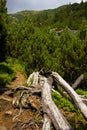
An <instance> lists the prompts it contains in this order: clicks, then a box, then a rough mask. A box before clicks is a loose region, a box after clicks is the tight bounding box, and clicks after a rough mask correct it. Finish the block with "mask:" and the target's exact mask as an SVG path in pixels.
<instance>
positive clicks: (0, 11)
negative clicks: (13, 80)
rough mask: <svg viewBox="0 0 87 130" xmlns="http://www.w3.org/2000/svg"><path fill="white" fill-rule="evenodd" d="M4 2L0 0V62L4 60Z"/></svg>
mask: <svg viewBox="0 0 87 130" xmlns="http://www.w3.org/2000/svg"><path fill="white" fill-rule="evenodd" d="M6 19H7V9H6V0H0V62H1V61H4V60H5V55H6V37H7V31H6Z"/></svg>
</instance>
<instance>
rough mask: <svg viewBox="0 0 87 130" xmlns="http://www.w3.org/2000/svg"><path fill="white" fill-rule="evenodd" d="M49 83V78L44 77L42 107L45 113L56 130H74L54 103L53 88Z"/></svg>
mask: <svg viewBox="0 0 87 130" xmlns="http://www.w3.org/2000/svg"><path fill="white" fill-rule="evenodd" d="M48 82H49V81H48V80H47V78H45V77H44V85H43V88H42V105H43V111H44V113H46V114H47V115H48V116H49V118H50V119H51V121H52V123H53V124H54V127H55V128H56V130H73V128H72V127H71V126H70V125H69V123H68V122H67V120H66V119H65V118H64V116H63V115H62V113H61V112H60V111H59V109H58V108H57V107H56V105H55V103H54V102H53V100H52V97H51V89H52V86H51V85H50V82H49V83H48Z"/></svg>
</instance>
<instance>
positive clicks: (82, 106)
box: [52, 72, 87, 120]
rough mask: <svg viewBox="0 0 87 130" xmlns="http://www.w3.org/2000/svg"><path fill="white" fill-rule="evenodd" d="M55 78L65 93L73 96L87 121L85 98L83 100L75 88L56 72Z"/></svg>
mask: <svg viewBox="0 0 87 130" xmlns="http://www.w3.org/2000/svg"><path fill="white" fill-rule="evenodd" d="M52 76H53V78H55V79H56V81H57V82H58V83H59V84H60V85H62V87H63V88H64V90H65V91H67V93H68V94H69V95H70V96H71V98H72V99H73V101H74V103H75V104H76V106H77V107H78V108H79V109H80V111H81V113H82V114H83V116H84V117H85V119H86V120H87V106H86V104H85V103H84V102H83V98H81V97H80V96H79V95H78V94H77V93H76V92H75V91H74V90H73V88H72V87H71V86H70V85H69V84H68V83H67V82H66V81H65V80H64V79H63V78H62V77H61V76H60V75H59V74H58V73H56V72H52Z"/></svg>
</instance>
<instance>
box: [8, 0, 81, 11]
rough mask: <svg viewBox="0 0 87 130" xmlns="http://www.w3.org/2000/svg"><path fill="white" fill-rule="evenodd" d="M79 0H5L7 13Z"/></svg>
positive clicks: (48, 7) (50, 7)
mask: <svg viewBox="0 0 87 130" xmlns="http://www.w3.org/2000/svg"><path fill="white" fill-rule="evenodd" d="M80 1H81V0H7V8H8V13H15V12H18V11H22V10H44V9H53V8H56V7H59V6H61V5H65V4H68V3H76V2H77V3H79V2H80Z"/></svg>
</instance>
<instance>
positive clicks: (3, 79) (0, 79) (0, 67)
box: [0, 58, 26, 87]
mask: <svg viewBox="0 0 87 130" xmlns="http://www.w3.org/2000/svg"><path fill="white" fill-rule="evenodd" d="M17 71H20V72H22V73H23V74H24V75H25V76H26V74H25V68H24V66H23V65H22V64H21V63H20V62H19V61H18V60H17V59H11V58H9V59H7V60H6V62H1V63H0V87H3V86H6V84H8V83H10V82H11V81H13V80H14V79H15V78H16V72H17Z"/></svg>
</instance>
